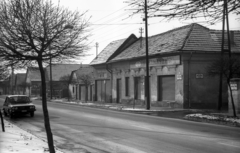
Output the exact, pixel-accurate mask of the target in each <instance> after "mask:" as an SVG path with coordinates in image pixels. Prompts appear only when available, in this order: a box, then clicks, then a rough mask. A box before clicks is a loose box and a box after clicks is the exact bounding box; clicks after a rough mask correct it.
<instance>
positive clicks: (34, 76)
mask: <svg viewBox="0 0 240 153" xmlns="http://www.w3.org/2000/svg"><path fill="white" fill-rule="evenodd" d="M82 66H83V65H82V64H52V79H51V80H52V95H53V97H55V98H62V97H68V95H69V93H68V91H66V90H67V89H68V79H69V77H70V75H71V73H72V71H74V70H76V69H79V68H80V67H82ZM45 77H46V84H47V94H48V96H50V66H47V67H46V68H45ZM64 78H65V79H64ZM1 87H2V93H3V94H25V95H29V96H31V97H39V96H41V75H40V71H39V69H38V67H28V68H27V71H26V73H17V74H14V73H13V74H12V75H11V76H10V77H9V78H8V79H7V80H6V81H4V82H2V86H1Z"/></svg>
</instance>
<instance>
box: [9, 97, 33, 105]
mask: <svg viewBox="0 0 240 153" xmlns="http://www.w3.org/2000/svg"><path fill="white" fill-rule="evenodd" d="M9 101H10V103H11V104H18V103H30V100H29V98H28V97H25V96H16V97H10V98H9Z"/></svg>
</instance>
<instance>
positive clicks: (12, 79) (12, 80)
mask: <svg viewBox="0 0 240 153" xmlns="http://www.w3.org/2000/svg"><path fill="white" fill-rule="evenodd" d="M11 68H12V75H11V76H12V77H11V82H12V83H11V94H12V95H13V94H14V93H13V90H14V89H13V88H14V84H13V83H14V68H13V65H12V67H11Z"/></svg>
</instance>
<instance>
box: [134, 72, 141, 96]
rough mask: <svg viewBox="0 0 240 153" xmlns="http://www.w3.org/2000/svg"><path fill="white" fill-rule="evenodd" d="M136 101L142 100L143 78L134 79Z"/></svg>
mask: <svg viewBox="0 0 240 153" xmlns="http://www.w3.org/2000/svg"><path fill="white" fill-rule="evenodd" d="M134 99H141V78H140V77H135V78H134Z"/></svg>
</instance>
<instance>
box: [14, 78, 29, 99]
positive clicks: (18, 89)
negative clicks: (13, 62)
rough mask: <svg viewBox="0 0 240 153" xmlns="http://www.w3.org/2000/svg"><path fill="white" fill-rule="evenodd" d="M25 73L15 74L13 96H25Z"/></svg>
mask: <svg viewBox="0 0 240 153" xmlns="http://www.w3.org/2000/svg"><path fill="white" fill-rule="evenodd" d="M25 80H26V73H17V74H16V77H15V94H19V95H20V94H23V95H24V94H25V89H26V83H25Z"/></svg>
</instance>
